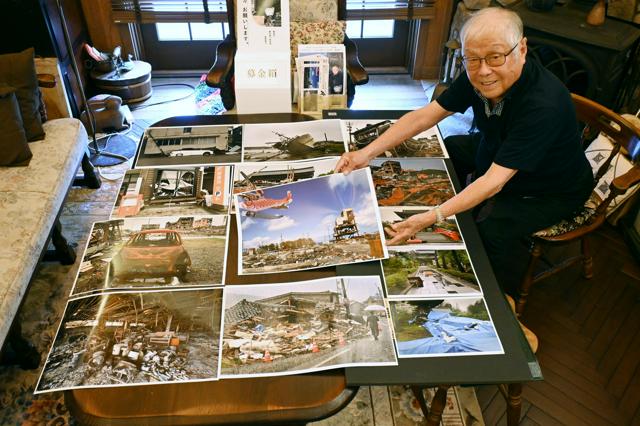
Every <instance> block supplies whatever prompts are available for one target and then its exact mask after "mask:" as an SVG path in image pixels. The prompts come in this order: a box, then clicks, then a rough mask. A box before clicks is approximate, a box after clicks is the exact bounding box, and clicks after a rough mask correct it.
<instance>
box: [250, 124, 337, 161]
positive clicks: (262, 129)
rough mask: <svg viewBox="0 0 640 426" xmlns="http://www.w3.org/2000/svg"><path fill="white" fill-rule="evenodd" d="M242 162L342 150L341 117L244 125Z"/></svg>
mask: <svg viewBox="0 0 640 426" xmlns="http://www.w3.org/2000/svg"><path fill="white" fill-rule="evenodd" d="M242 145H243V153H242V161H243V162H245V161H247V162H251V161H282V160H305V159H311V158H320V157H339V156H341V155H342V154H343V153H344V152H345V143H344V140H343V138H342V130H341V129H340V120H313V121H302V122H297V123H267V124H246V125H245V126H244V129H243V133H242Z"/></svg>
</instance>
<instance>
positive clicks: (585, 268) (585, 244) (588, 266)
mask: <svg viewBox="0 0 640 426" xmlns="http://www.w3.org/2000/svg"><path fill="white" fill-rule="evenodd" d="M580 246H581V248H582V276H584V277H585V278H586V279H588V280H589V279H591V278H593V257H592V256H591V250H590V249H589V239H588V237H587V236H586V235H585V236H583V237H582V238H580Z"/></svg>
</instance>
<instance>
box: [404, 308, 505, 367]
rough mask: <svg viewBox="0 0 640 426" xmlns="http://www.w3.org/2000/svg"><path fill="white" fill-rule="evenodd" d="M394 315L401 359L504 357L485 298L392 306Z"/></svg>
mask: <svg viewBox="0 0 640 426" xmlns="http://www.w3.org/2000/svg"><path fill="white" fill-rule="evenodd" d="M391 313H392V316H393V319H394V325H395V328H396V337H397V340H398V355H399V356H400V357H421V356H434V355H444V354H459V355H467V354H468V355H471V354H495V353H503V350H502V346H501V344H500V339H499V338H498V336H497V334H496V331H495V328H494V327H493V323H492V322H491V320H490V319H489V318H488V313H487V311H486V306H485V304H484V300H483V299H482V298H475V299H448V300H443V299H439V300H426V301H425V300H423V301H404V302H391ZM422 336H424V337H422Z"/></svg>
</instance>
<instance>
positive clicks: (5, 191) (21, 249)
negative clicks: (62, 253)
mask: <svg viewBox="0 0 640 426" xmlns="http://www.w3.org/2000/svg"><path fill="white" fill-rule="evenodd" d="M43 127H44V130H45V134H46V136H45V138H44V139H43V140H41V141H37V142H32V143H30V144H29V147H30V148H31V151H32V152H33V158H32V160H31V162H30V163H29V165H28V166H26V167H20V168H16V167H2V168H0V211H2V215H0V247H1V249H0V271H2V274H0V345H1V344H2V342H3V341H4V339H5V337H6V335H7V333H8V331H9V326H10V325H11V322H12V320H13V317H14V316H15V314H16V312H17V310H18V307H19V306H20V301H21V300H22V296H23V295H24V293H25V291H26V289H27V286H28V284H29V280H30V279H31V274H32V273H33V270H34V269H35V267H36V265H37V263H38V259H39V256H40V253H41V252H42V251H43V249H44V246H45V243H46V242H47V239H48V237H49V231H50V230H51V228H52V226H53V223H54V221H55V219H56V217H57V215H58V212H59V211H60V209H61V208H62V203H63V202H64V199H65V197H66V195H67V189H68V188H69V185H70V184H71V181H72V180H73V178H74V176H75V173H76V170H77V168H78V165H79V164H80V160H81V159H82V155H83V154H84V152H85V150H86V149H87V132H86V131H85V129H84V127H83V126H82V123H80V121H79V120H76V119H74V118H62V119H58V120H51V121H48V122H46V123H44V126H43Z"/></svg>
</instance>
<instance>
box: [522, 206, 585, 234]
mask: <svg viewBox="0 0 640 426" xmlns="http://www.w3.org/2000/svg"><path fill="white" fill-rule="evenodd" d="M595 213H596V211H595V210H594V209H592V208H591V207H584V208H583V209H582V210H581V211H580V212H579V213H578V214H576V215H575V216H573V217H572V218H571V219H565V220H561V221H560V222H558V223H556V224H555V225H551V226H549V227H548V228H544V229H541V230H540V231H538V232H536V233H534V234H533V236H534V237H557V236H558V235H562V234H566V233H567V232H570V231H573V230H575V229H578V228H579V227H581V226H582V225H584V224H585V223H588V222H589V221H590V220H591V218H593V216H594V215H595Z"/></svg>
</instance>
